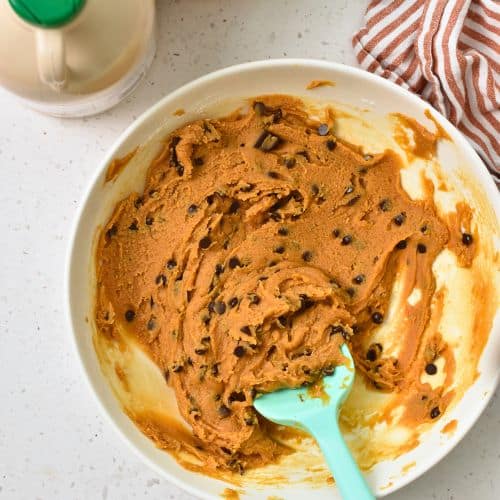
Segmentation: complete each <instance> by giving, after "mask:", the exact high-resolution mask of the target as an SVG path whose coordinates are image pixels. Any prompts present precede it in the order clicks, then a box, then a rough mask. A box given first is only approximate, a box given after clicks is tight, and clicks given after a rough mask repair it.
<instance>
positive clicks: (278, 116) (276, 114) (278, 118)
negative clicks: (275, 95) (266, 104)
mask: <svg viewBox="0 0 500 500" xmlns="http://www.w3.org/2000/svg"><path fill="white" fill-rule="evenodd" d="M282 118H283V111H281V109H277V110H276V111H274V113H273V123H279V122H280V121H281V119H282Z"/></svg>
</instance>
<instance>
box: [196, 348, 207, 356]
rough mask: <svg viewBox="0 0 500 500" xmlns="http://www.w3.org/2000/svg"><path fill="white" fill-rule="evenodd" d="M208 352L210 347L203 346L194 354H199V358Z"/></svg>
mask: <svg viewBox="0 0 500 500" xmlns="http://www.w3.org/2000/svg"><path fill="white" fill-rule="evenodd" d="M207 351H208V347H206V346H202V347H197V348H196V349H195V350H194V352H195V354H198V356H202V355H203V354H206V353H207Z"/></svg>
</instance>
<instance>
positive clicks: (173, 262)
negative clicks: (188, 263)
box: [167, 259, 177, 269]
mask: <svg viewBox="0 0 500 500" xmlns="http://www.w3.org/2000/svg"><path fill="white" fill-rule="evenodd" d="M176 265H177V262H176V261H175V260H174V259H170V260H169V261H168V262H167V269H173V268H174V267H175V266H176Z"/></svg>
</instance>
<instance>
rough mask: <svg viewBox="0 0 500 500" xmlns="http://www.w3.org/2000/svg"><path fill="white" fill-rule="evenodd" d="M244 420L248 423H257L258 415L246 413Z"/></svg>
mask: <svg viewBox="0 0 500 500" xmlns="http://www.w3.org/2000/svg"><path fill="white" fill-rule="evenodd" d="M243 420H244V421H245V424H246V425H256V424H257V417H256V416H255V415H245V418H244V419H243Z"/></svg>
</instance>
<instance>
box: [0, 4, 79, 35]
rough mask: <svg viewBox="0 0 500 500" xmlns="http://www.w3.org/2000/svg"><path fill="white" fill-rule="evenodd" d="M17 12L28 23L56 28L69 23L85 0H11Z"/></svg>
mask: <svg viewBox="0 0 500 500" xmlns="http://www.w3.org/2000/svg"><path fill="white" fill-rule="evenodd" d="M9 3H10V5H11V7H12V8H13V9H14V11H15V12H16V14H17V15H18V16H19V17H21V18H22V19H24V20H25V21H27V22H28V23H31V24H35V25H36V26H42V27H45V28H54V27H56V26H60V25H61V24H65V23H69V22H70V21H71V20H72V19H73V18H74V17H75V16H76V15H77V14H78V13H79V12H80V10H81V9H82V7H83V5H84V4H85V0H9Z"/></svg>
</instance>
